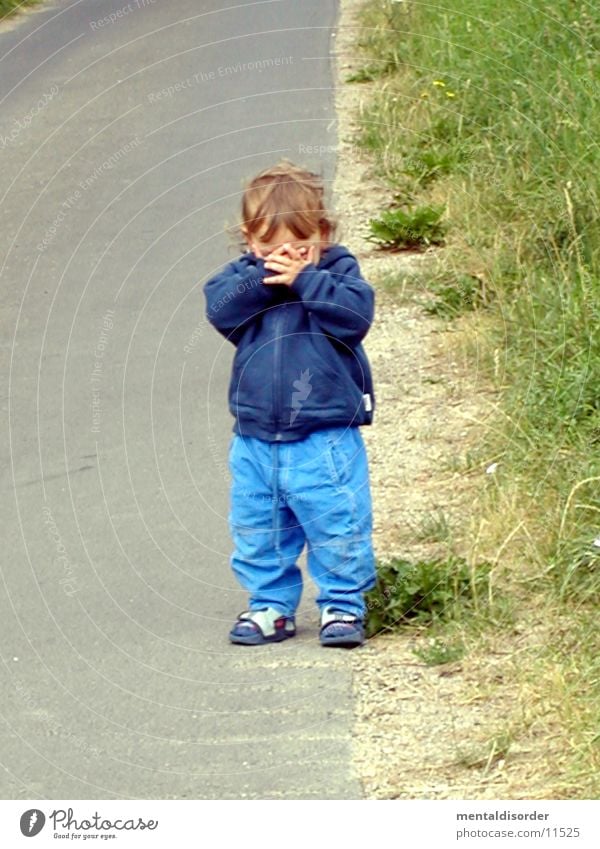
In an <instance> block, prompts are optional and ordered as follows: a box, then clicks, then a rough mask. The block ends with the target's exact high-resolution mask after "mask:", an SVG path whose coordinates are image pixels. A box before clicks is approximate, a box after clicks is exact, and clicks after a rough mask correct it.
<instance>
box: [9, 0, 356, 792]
mask: <svg viewBox="0 0 600 849" xmlns="http://www.w3.org/2000/svg"><path fill="white" fill-rule="evenodd" d="M228 7H229V8H228ZM335 15H336V4H335V3H334V2H333V0H325V2H323V0H304V1H303V2H302V3H298V2H294V0H266V2H245V3H244V2H242V3H240V2H236V3H235V4H234V3H230V4H225V3H216V2H195V0H177V2H167V0H154V2H151V0H131V2H129V3H125V2H122V0H119V2H114V0H110V2H108V0H95V2H85V0H79V2H73V0H70V1H69V2H62V1H61V0H58V2H55V3H50V4H48V5H46V6H44V7H43V8H42V10H41V11H38V12H36V13H34V14H32V15H30V16H28V17H27V18H26V19H24V21H23V22H22V23H20V24H19V25H18V26H17V27H16V28H13V29H10V30H5V31H3V30H2V28H1V27H0V102H1V106H0V198H1V203H0V224H1V230H0V232H1V241H0V244H1V251H0V267H1V286H0V320H1V323H2V347H1V351H2V374H3V378H4V385H3V390H2V421H3V433H4V440H3V460H4V462H3V464H2V506H1V510H2V527H3V529H4V551H3V554H2V569H1V579H2V580H1V583H0V657H1V661H2V663H1V666H0V670H1V672H0V674H1V683H2V698H1V702H0V713H1V716H2V720H3V722H2V723H1V725H0V761H1V766H2V769H1V770H0V797H1V798H6V799H45V798H46V799H121V798H159V799H169V798H187V799H213V798H224V799H233V798H266V799H277V798H306V799H309V798H323V799H331V798H359V797H360V786H359V783H358V781H357V780H356V779H355V778H354V777H353V776H352V774H351V768H350V737H351V727H352V694H351V680H350V672H349V662H348V657H347V655H346V654H345V653H344V652H342V651H339V650H323V649H321V648H320V647H319V646H318V643H317V640H316V635H317V616H316V610H315V609H314V603H313V598H314V589H313V587H312V585H310V584H307V586H306V590H305V601H304V602H303V607H302V609H301V612H300V617H299V632H298V636H297V638H296V639H295V640H291V641H289V642H287V643H285V644H282V645H279V646H268V647H265V648H257V649H252V648H241V647H238V648H236V647H233V646H230V645H229V644H228V642H227V639H226V634H227V631H228V629H229V627H230V624H231V622H232V619H233V618H234V617H235V615H236V614H237V613H238V612H239V611H240V610H242V609H244V607H245V597H244V595H243V593H241V591H240V590H239V588H238V587H237V585H236V584H235V582H234V580H233V577H232V576H231V574H230V570H229V565H228V558H229V551H230V544H229V535H228V530H227V503H228V487H229V475H228V471H227V448H228V444H229V440H230V433H231V425H232V421H231V418H230V416H229V413H228V411H227V407H226V389H227V383H228V375H229V368H230V363H231V356H232V350H233V349H232V348H231V346H229V345H228V343H226V342H225V341H224V340H221V338H220V337H219V336H218V335H217V333H216V332H215V331H214V330H213V329H212V328H210V327H207V326H206V325H205V323H204V320H203V315H204V312H203V311H204V301H203V295H202V283H203V281H204V280H205V279H206V278H207V277H208V276H209V275H210V274H211V273H213V271H214V270H215V269H216V268H218V267H219V266H221V265H222V264H223V263H224V262H226V261H227V259H228V258H230V257H232V256H233V255H235V250H234V249H232V248H231V247H230V246H229V243H228V239H227V237H226V234H225V232H224V225H225V224H228V223H229V224H231V223H233V222H234V221H235V216H236V213H237V208H238V201H239V191H240V187H241V181H242V179H243V178H245V177H247V176H250V175H251V174H253V173H254V172H256V171H257V170H259V169H260V168H263V167H265V166H266V165H267V164H269V163H271V162H272V161H274V160H275V159H277V158H279V157H280V156H282V155H286V156H288V157H289V158H291V159H294V160H298V161H302V162H305V163H307V164H308V165H310V166H312V167H315V168H319V167H323V168H324V174H325V177H326V179H327V181H331V179H332V177H333V172H334V166H335V161H334V152H333V147H334V145H335V140H336V135H335V113H334V107H333V93H332V72H331V63H330V54H331V52H332V45H333V44H334V42H332V32H333V27H334V24H335ZM319 146H330V148H331V149H330V150H328V151H326V153H325V155H319V153H318V150H317V148H318V147H319Z"/></svg>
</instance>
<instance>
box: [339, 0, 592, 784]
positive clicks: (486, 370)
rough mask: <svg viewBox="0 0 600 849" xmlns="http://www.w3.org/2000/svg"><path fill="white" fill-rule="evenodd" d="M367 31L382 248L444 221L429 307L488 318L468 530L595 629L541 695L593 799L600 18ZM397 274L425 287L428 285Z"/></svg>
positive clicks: (560, 2)
mask: <svg viewBox="0 0 600 849" xmlns="http://www.w3.org/2000/svg"><path fill="white" fill-rule="evenodd" d="M360 23H361V33H362V35H361V42H360V46H361V49H362V51H363V56H364V71H363V73H362V81H363V82H366V83H368V84H369V85H370V86H371V89H370V91H371V94H370V101H369V102H368V103H367V104H366V106H364V107H363V109H362V111H361V115H360V128H359V131H358V133H357V141H358V143H359V144H361V145H362V147H363V148H364V149H365V150H366V151H368V152H369V153H370V154H371V161H372V167H373V170H374V171H375V172H376V173H377V175H378V176H379V177H381V178H383V179H384V180H385V181H386V182H387V185H388V187H389V198H386V199H384V203H383V204H382V205H383V208H384V211H383V213H382V215H381V217H380V219H379V221H380V233H379V237H380V238H379V241H380V244H381V245H382V246H383V247H398V246H401V245H402V244H403V242H402V235H403V231H402V228H403V227H404V228H406V227H407V224H406V221H403V220H402V216H398V221H395V222H393V221H392V222H390V221H389V220H388V219H386V215H387V216H388V218H389V209H390V207H392V208H394V209H396V210H401V211H403V212H405V211H409V212H410V211H411V210H412V211H414V210H419V209H436V208H437V209H441V208H442V207H443V208H444V210H445V212H444V217H443V224H444V233H443V236H444V243H445V247H444V254H445V256H446V257H447V267H446V269H445V270H443V269H442V270H441V271H439V272H436V273H435V274H432V275H431V276H430V278H429V281H428V282H427V284H426V292H425V298H424V299H423V301H422V303H423V307H424V309H426V310H427V311H428V312H430V313H433V314H435V315H438V316H443V317H444V318H446V319H448V320H449V321H453V320H456V319H457V318H461V319H462V320H466V319H468V320H469V321H470V322H471V324H470V327H471V328H473V327H477V325H476V324H475V322H476V320H477V316H478V315H481V316H482V317H483V315H484V314H485V322H481V326H482V329H481V331H480V333H479V334H478V335H477V340H476V344H474V345H473V346H472V348H473V350H472V358H473V359H472V364H473V368H474V369H476V370H477V373H478V374H480V375H481V376H482V378H483V379H484V381H486V382H487V383H488V384H491V385H492V386H493V387H495V388H496V390H497V397H498V412H497V415H496V416H494V417H492V418H490V419H488V423H489V426H488V428H487V430H486V433H485V436H484V438H483V440H482V441H481V444H480V445H479V446H478V454H480V455H481V456H488V457H491V458H494V460H495V461H497V462H498V463H499V472H498V473H497V474H496V475H494V476H489V477H488V478H486V479H485V480H484V482H483V484H482V488H483V489H485V488H486V487H487V489H485V498H482V499H481V503H480V504H479V505H477V504H474V505H473V510H472V516H471V517H470V519H471V520H472V521H473V523H474V526H476V527H485V528H486V529H487V530H486V533H487V537H485V534H483V536H482V540H481V544H482V545H483V543H484V542H485V540H486V539H489V540H491V541H492V543H495V544H496V546H497V551H498V552H499V554H498V562H497V564H496V566H497V567H498V569H500V570H501V571H500V573H499V574H502V575H505V576H507V575H510V574H513V575H515V574H516V576H517V577H515V578H513V579H512V581H513V584H512V585H511V587H512V589H511V588H509V586H508V583H507V584H506V585H505V586H504V587H503V586H500V587H498V586H496V587H495V592H496V594H499V595H502V594H503V593H504V594H505V595H507V596H508V595H509V594H510V592H511V591H513V590H514V589H515V586H514V585H515V582H516V585H517V587H518V589H517V591H518V593H519V594H521V596H522V598H521V600H522V601H523V603H524V605H525V609H527V604H528V603H529V604H530V605H531V606H532V610H533V607H534V606H536V609H537V610H538V613H539V609H544V610H545V609H546V608H547V609H548V610H552V611H553V612H555V615H556V616H557V617H559V618H560V620H561V622H563V623H564V622H566V623H567V624H566V625H565V633H569V632H573V633H575V634H579V635H581V634H582V633H585V639H586V640H587V643H588V645H589V651H588V650H587V648H586V650H585V651H582V652H581V653H580V654H579V655H578V659H577V664H576V665H575V664H574V660H573V657H572V656H569V654H568V653H567V652H566V651H564V650H563V649H564V643H565V640H564V639H562V638H559V637H557V638H556V639H553V638H552V637H551V638H550V642H549V648H548V651H549V652H550V653H551V656H552V664H551V666H552V668H553V669H554V668H555V667H556V669H557V670H558V671H557V672H556V673H555V677H554V678H552V679H551V678H550V677H549V676H548V677H547V679H546V678H545V677H544V675H538V678H537V680H538V681H539V683H538V684H536V685H535V686H534V685H533V684H532V685H531V689H530V690H528V692H529V693H530V694H531V700H532V703H533V702H535V701H536V699H537V700H538V701H539V704H543V703H545V702H546V701H547V700H549V699H550V700H553V703H555V704H556V705H558V707H556V708H555V710H554V713H553V714H552V716H554V717H558V719H559V721H560V722H561V723H562V727H563V729H564V747H565V752H566V754H565V758H566V759H567V761H568V763H569V764H570V766H571V768H572V769H573V770H575V772H576V773H577V776H584V777H585V780H582V784H581V786H582V787H585V791H583V790H582V791H581V792H582V793H584V795H585V793H587V794H588V796H589V795H590V794H591V795H595V796H596V797H597V795H598V794H599V793H600V778H598V770H597V765H598V764H597V761H598V754H597V752H598V745H599V738H598V733H597V721H598V716H599V714H600V683H598V682H600V676H599V675H598V661H597V659H596V658H597V657H598V656H600V645H599V639H598V637H597V628H596V630H595V631H593V630H592V628H591V626H590V618H589V615H588V613H587V612H586V611H587V610H588V609H589V608H590V607H591V608H593V607H594V606H597V605H598V602H600V548H599V547H598V546H596V545H595V544H594V540H595V539H596V538H598V535H599V531H600V227H599V226H598V217H599V216H598V209H599V205H600V203H599V201H600V141H599V139H600V97H599V94H600V60H599V56H600V7H598V6H597V5H596V6H594V5H593V4H589V3H574V2H572V0H556V2H555V3H553V4H552V5H551V6H549V5H548V4H547V3H543V2H541V0H534V2H531V3H527V4H524V3H522V2H520V0H502V2H500V0H478V2H475V0H446V2H445V3H444V4H442V6H440V5H437V6H436V5H432V4H412V3H411V4H408V3H392V2H374V1H371V2H367V3H365V5H364V8H363V11H362V13H361V18H360ZM369 69H370V70H369ZM376 69H384V70H382V73H378V72H376ZM359 79H361V77H360V75H359ZM356 84H358V82H357V83H356ZM386 227H387V231H386ZM413 229H414V228H413ZM374 235H375V234H374ZM400 282H401V285H402V294H403V296H405V295H406V288H407V286H408V287H410V286H411V285H414V286H416V285H417V284H418V286H419V290H420V294H423V291H422V290H423V281H422V280H419V281H412V282H411V281H410V280H407V279H405V278H403V279H402V281H400V280H398V284H400ZM389 288H391V289H393V274H390V281H389ZM483 328H484V329H483ZM516 529H519V533H515V534H514V536H510V535H511V533H512V532H513V530H516ZM494 534H496V537H497V539H496V538H495V537H494ZM508 538H510V539H511V540H512V542H511V545H504V542H503V541H504V540H505V539H508ZM436 568H437V567H436ZM505 580H506V581H508V580H509V579H508V578H505ZM440 586H442V587H443V586H445V584H444V581H442V582H441V584H440ZM534 593H535V595H534ZM528 594H529V595H528ZM460 598H461V604H462V603H465V604H466V605H467V609H468V604H469V600H468V597H462V596H461V597H460ZM455 601H456V598H455ZM453 604H454V602H453ZM393 615H397V614H396V613H394V614H393ZM553 615H554V613H553ZM583 620H584V621H585V624H582V621H583ZM507 629H508V625H507ZM583 639H584V638H583V637H581V640H583ZM438 649H439V651H438ZM432 653H433V656H435V655H436V654H440V656H443V645H442V644H440V645H439V646H438V645H436V646H434V648H433V649H432ZM543 662H545V663H548V657H547V656H544V658H541V660H540V663H543ZM538 672H539V669H538ZM523 674H525V672H524V673H523ZM557 681H558V683H557ZM573 682H575V684H574V683H573ZM565 705H568V706H569V709H568V710H567V709H566V708H565V709H564V710H563V707H564V706H565ZM540 710H541V708H540ZM544 715H545V714H544ZM543 721H544V720H542V719H540V722H542V723H543ZM577 741H578V742H577ZM575 765H576V766H575ZM574 774H575V773H574V772H572V773H571V777H572V776H573V775H574ZM594 776H595V777H594ZM567 783H568V782H567ZM565 786H567V785H565ZM568 786H569V787H570V788H571V789H569V791H568V792H569V793H570V794H573V795H575V796H576V795H577V793H578V792H579V791H577V790H573V789H572V787H577V781H576V780H575V779H573V784H572V785H568Z"/></svg>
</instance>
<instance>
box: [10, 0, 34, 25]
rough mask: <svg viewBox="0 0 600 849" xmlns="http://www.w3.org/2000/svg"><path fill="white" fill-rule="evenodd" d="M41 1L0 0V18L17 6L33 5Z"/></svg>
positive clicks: (15, 9) (14, 9)
mask: <svg viewBox="0 0 600 849" xmlns="http://www.w3.org/2000/svg"><path fill="white" fill-rule="evenodd" d="M41 2H42V0H25V2H21V0H0V20H1V19H2V18H4V17H6V16H7V15H9V14H12V13H14V12H15V11H17V9H19V8H23V7H25V6H33V5H34V4H37V3H41Z"/></svg>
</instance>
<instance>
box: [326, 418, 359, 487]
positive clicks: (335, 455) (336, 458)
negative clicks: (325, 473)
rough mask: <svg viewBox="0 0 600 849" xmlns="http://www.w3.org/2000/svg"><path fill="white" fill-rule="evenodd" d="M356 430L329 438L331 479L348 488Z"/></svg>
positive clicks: (327, 454) (328, 454) (343, 431)
mask: <svg viewBox="0 0 600 849" xmlns="http://www.w3.org/2000/svg"><path fill="white" fill-rule="evenodd" d="M353 430H354V428H346V429H345V430H340V432H339V434H338V435H336V436H328V437H327V451H326V452H325V456H326V458H327V465H328V468H329V474H330V475H331V479H332V480H333V482H334V483H335V484H336V485H337V486H346V485H347V484H348V483H349V480H350V473H351V463H352V457H353V453H354V452H355V450H356V449H355V448H354V434H353V433H352V431H353Z"/></svg>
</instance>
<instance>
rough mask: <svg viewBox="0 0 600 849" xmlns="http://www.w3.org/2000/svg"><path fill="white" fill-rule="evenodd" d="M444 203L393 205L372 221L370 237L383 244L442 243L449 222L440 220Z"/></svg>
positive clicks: (398, 246)
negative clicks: (441, 204)
mask: <svg viewBox="0 0 600 849" xmlns="http://www.w3.org/2000/svg"><path fill="white" fill-rule="evenodd" d="M443 214H444V208H443V207H442V206H420V207H417V208H416V209H411V210H409V211H407V212H405V211H404V210H402V209H392V210H388V211H386V212H383V213H382V214H381V215H380V216H379V218H372V219H371V220H370V221H369V227H370V230H371V234H370V235H369V236H368V237H367V238H368V239H369V240H370V241H372V242H375V243H376V244H378V245H380V246H381V247H382V248H387V249H395V250H399V249H402V248H422V247H426V246H427V245H441V244H443V242H444V231H445V226H444V224H443V223H442V222H441V221H440V219H441V217H442V215H443Z"/></svg>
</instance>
